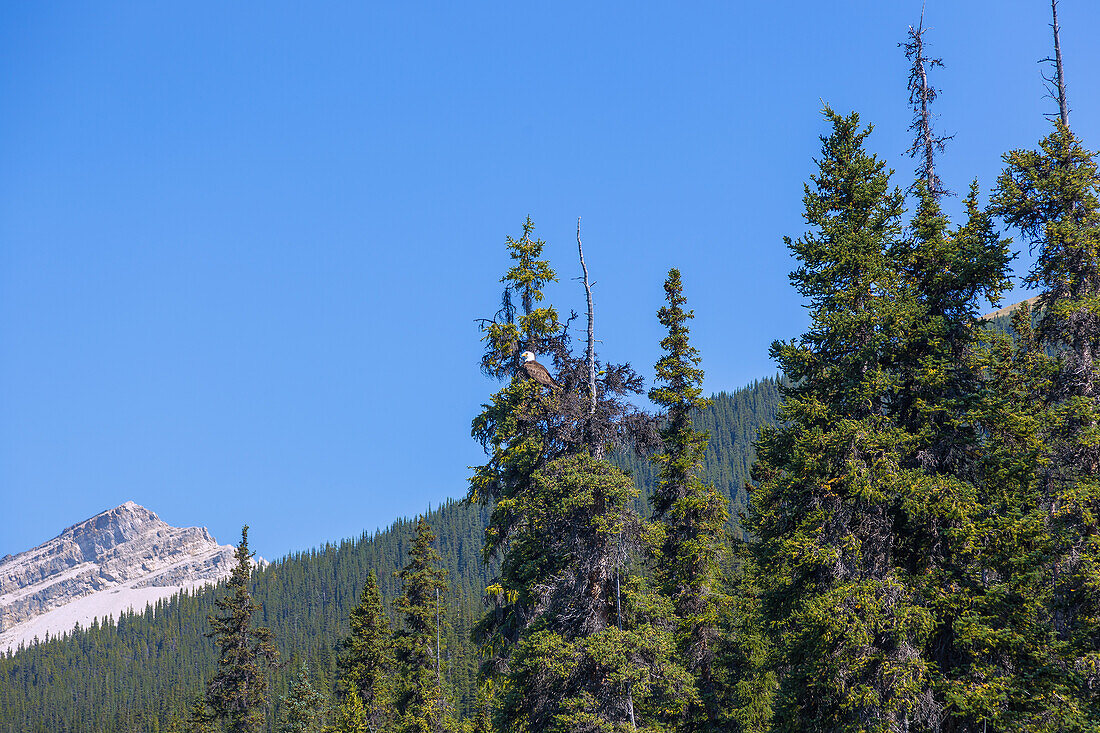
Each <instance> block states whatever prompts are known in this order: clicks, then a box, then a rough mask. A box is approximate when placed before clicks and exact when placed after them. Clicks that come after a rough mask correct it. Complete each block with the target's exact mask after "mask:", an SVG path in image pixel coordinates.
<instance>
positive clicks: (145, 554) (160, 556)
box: [0, 501, 234, 652]
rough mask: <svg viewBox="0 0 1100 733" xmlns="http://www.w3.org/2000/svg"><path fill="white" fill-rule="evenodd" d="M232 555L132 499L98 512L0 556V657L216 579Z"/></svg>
mask: <svg viewBox="0 0 1100 733" xmlns="http://www.w3.org/2000/svg"><path fill="white" fill-rule="evenodd" d="M233 553H234V548H233V546H232V545H219V544H218V543H217V542H216V541H215V540H214V538H213V537H212V536H211V535H210V533H209V532H208V531H207V530H206V529H205V528H204V527H185V528H180V527H173V526H171V525H169V524H167V523H165V522H164V521H162V520H161V519H160V517H158V516H157V515H156V514H155V513H153V512H152V511H150V510H149V509H146V508H145V507H143V506H140V505H139V504H135V503H134V502H132V501H128V502H126V503H125V504H122V505H120V506H117V507H115V508H114V509H109V510H107V511H105V512H101V513H99V514H97V515H95V516H94V517H91V518H90V519H87V520H85V521H83V522H79V523H77V524H74V525H73V526H71V527H69V528H68V529H66V530H64V531H63V532H62V533H61V534H59V535H58V536H57V537H55V538H53V539H52V540H49V541H48V542H45V543H43V544H41V545H39V546H38V547H35V548H33V549H30V550H27V551H26V552H21V553H19V554H17V555H7V556H5V557H3V558H0V652H2V651H3V650H4V649H6V648H8V647H10V646H17V645H18V644H19V643H20V642H25V641H31V640H33V638H34V637H35V636H38V637H39V638H42V637H44V635H45V633H47V632H48V633H52V634H58V633H61V632H67V631H70V630H71V629H72V628H73V625H74V624H76V623H79V624H81V625H86V624H88V623H89V622H90V621H91V620H92V618H95V617H97V616H98V617H103V616H107V615H110V616H113V617H117V616H118V614H119V613H121V612H122V611H124V610H127V609H129V608H136V609H137V610H141V609H142V608H144V606H145V604H146V603H150V602H154V601H156V600H158V599H160V598H166V597H168V596H171V595H173V594H175V593H177V592H178V591H180V590H182V589H191V588H195V587H197V586H199V585H203V584H206V583H214V582H217V581H218V580H220V579H222V578H224V577H226V576H227V575H228V574H229V572H230V570H231V569H232V566H233Z"/></svg>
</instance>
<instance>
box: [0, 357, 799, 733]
mask: <svg viewBox="0 0 1100 733" xmlns="http://www.w3.org/2000/svg"><path fill="white" fill-rule="evenodd" d="M778 404H779V394H778V383H777V381H776V380H775V379H772V378H769V379H763V380H760V381H758V382H755V383H753V384H752V385H749V386H747V387H745V388H743V389H739V390H736V391H734V392H722V393H719V394H717V395H715V396H714V398H713V400H712V403H711V406H710V407H708V408H706V409H705V410H703V411H702V412H701V413H699V414H697V415H696V424H697V425H698V426H699V428H700V429H702V430H706V431H707V432H708V433H709V434H710V436H711V439H710V443H709V447H708V449H707V453H706V459H705V468H706V478H707V480H708V481H713V482H714V484H715V486H716V487H717V488H718V489H719V491H720V492H721V493H722V494H723V495H724V496H727V497H729V498H730V499H731V517H736V516H737V513H738V512H739V511H741V510H743V509H744V507H745V493H744V482H745V481H746V480H747V479H748V469H749V466H750V465H751V463H752V460H753V451H752V446H751V442H752V440H753V438H754V435H755V433H756V431H757V430H758V429H759V427H760V426H762V425H767V424H771V423H772V422H773V421H774V415H775V411H776V409H777V407H778ZM619 462H620V463H621V464H622V465H623V466H624V467H626V468H628V470H630V471H632V472H634V473H635V475H636V477H637V480H638V482H639V484H640V486H641V487H642V489H643V491H642V495H643V499H644V497H645V496H647V495H648V493H649V492H650V491H651V489H652V486H653V481H654V471H653V468H652V466H651V465H650V464H648V463H647V462H644V461H641V460H639V459H637V458H636V457H634V456H632V455H624V456H620V457H619ZM646 506H648V504H646ZM427 519H428V521H429V523H430V524H431V525H432V528H433V529H434V531H435V532H436V534H437V535H438V537H439V539H438V542H437V547H438V549H439V552H440V554H441V556H442V557H443V562H444V564H445V566H446V568H447V573H448V582H449V584H450V589H451V590H450V598H449V599H448V600H447V603H446V608H447V609H448V612H449V614H450V618H449V623H448V624H447V625H446V638H445V639H444V642H443V648H444V650H445V656H446V659H447V674H448V676H449V678H450V680H451V682H452V683H453V686H454V689H455V690H456V693H457V695H458V698H459V704H460V709H461V712H463V713H466V712H468V711H469V710H470V709H471V708H472V706H473V704H474V699H475V696H476V683H475V675H476V672H477V666H478V654H477V650H476V648H475V646H474V644H473V642H471V641H470V629H471V627H472V626H473V623H474V621H475V620H476V619H477V618H478V617H479V616H480V615H481V613H482V612H483V602H482V596H483V595H484V590H485V587H486V586H487V585H488V583H489V579H490V578H491V577H492V576H493V574H494V573H495V571H496V566H495V564H489V565H486V564H485V563H483V562H482V552H481V545H482V541H483V532H484V529H485V526H486V522H487V519H488V509H486V508H484V507H479V506H477V505H471V504H467V503H462V502H457V501H451V502H448V503H446V504H444V505H443V506H441V507H439V508H436V509H433V510H432V511H430V512H428V513H427ZM414 524H415V522H413V521H412V520H410V519H401V520H398V521H396V522H395V523H394V524H393V525H391V526H390V527H388V528H387V529H385V530H382V531H380V532H378V533H376V534H369V533H364V534H363V535H362V536H360V537H358V538H356V539H349V540H344V541H341V542H338V543H330V544H326V545H324V546H322V547H320V548H318V549H316V550H312V551H310V552H304V553H296V554H293V555H290V556H288V557H286V558H283V559H281V560H278V561H276V562H274V563H272V564H271V565H269V566H268V567H266V568H264V569H263V570H260V571H258V572H256V573H255V574H254V577H253V581H252V593H253V597H254V599H255V600H256V601H257V602H258V603H260V604H261V605H262V608H263V613H262V616H260V617H259V618H258V622H259V623H260V624H262V625H265V626H268V627H269V628H271V630H272V631H273V632H274V636H275V641H276V644H277V646H278V648H279V651H280V653H281V655H282V657H283V659H284V660H286V661H289V662H290V663H289V664H287V665H286V667H284V668H282V669H279V670H276V671H275V672H274V676H273V685H272V693H273V694H272V699H278V698H279V697H281V696H282V695H283V694H285V693H286V691H287V688H288V687H289V685H290V682H291V680H292V679H293V677H294V674H295V673H296V671H297V669H298V667H299V664H298V662H299V660H304V661H308V662H309V664H310V669H311V671H312V672H313V674H314V675H315V677H316V682H317V684H318V686H319V687H321V688H322V689H326V690H329V689H331V688H332V685H333V680H334V676H335V672H336V644H337V642H338V640H340V639H342V638H343V637H344V636H345V635H346V634H347V633H348V614H349V612H350V611H351V609H352V607H353V606H354V605H355V604H356V602H357V601H358V599H359V593H360V590H361V589H362V586H363V582H364V581H365V579H366V577H367V573H368V572H369V571H370V570H372V569H373V570H375V572H376V573H377V575H378V581H379V585H380V587H381V590H382V595H383V598H384V601H385V604H386V606H387V610H388V611H389V612H390V613H391V616H392V603H393V599H394V598H395V597H396V596H397V595H398V593H399V592H400V588H399V584H398V581H397V579H396V578H395V577H394V573H395V572H396V571H397V570H398V569H400V568H401V567H402V566H403V565H404V564H405V562H406V559H407V555H406V553H407V550H408V546H409V542H410V541H411V537H412V533H413V528H414ZM218 592H220V590H204V591H200V592H198V593H195V594H184V595H181V596H178V597H176V598H174V599H172V600H169V601H165V602H162V603H159V604H157V607H156V608H155V609H150V610H147V611H146V612H145V613H144V614H134V615H128V616H125V617H123V618H122V619H121V620H120V622H119V623H118V625H117V627H116V626H114V625H109V624H108V625H94V626H93V627H92V628H91V629H88V630H85V631H74V633H73V634H71V635H69V636H67V637H65V638H62V639H51V640H49V641H47V642H45V643H41V644H39V645H36V646H32V647H29V648H27V649H25V650H23V651H21V652H18V653H16V654H14V655H12V656H10V657H0V681H2V683H0V731H3V733H22V732H23V731H27V732H30V731H42V732H47V731H48V732H50V733H54V732H58V731H67V732H68V731H71V732H73V733H76V732H78V731H88V732H91V731H119V732H121V731H131V730H141V731H162V730H170V729H172V728H173V727H177V728H178V725H176V726H173V721H176V723H178V722H179V718H177V716H180V717H182V716H183V715H184V713H185V710H186V707H187V705H188V704H189V703H190V701H191V700H192V699H193V698H194V697H195V696H196V695H198V694H200V693H201V691H202V684H203V680H204V679H205V678H206V677H208V676H209V675H210V674H211V672H212V671H213V669H214V668H215V665H216V657H215V651H214V645H213V642H212V641H211V640H210V639H207V638H205V637H204V636H203V634H204V633H206V632H207V631H208V630H209V628H208V624H207V617H208V616H209V615H210V614H211V613H213V612H214V606H213V600H214V597H215V594H216V593H218ZM279 712H280V709H279V706H278V705H273V706H272V709H271V714H270V715H269V721H268V729H269V730H272V731H273V730H275V724H274V721H275V717H276V716H277V715H278V713H279Z"/></svg>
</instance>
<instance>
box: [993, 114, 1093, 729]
mask: <svg viewBox="0 0 1100 733" xmlns="http://www.w3.org/2000/svg"><path fill="white" fill-rule="evenodd" d="M1063 109H1064V104H1063ZM1095 157H1096V156H1095V153H1093V152H1092V151H1089V150H1087V149H1086V148H1085V147H1084V146H1083V145H1082V143H1081V141H1080V140H1078V138H1077V136H1076V135H1074V134H1073V133H1072V132H1071V131H1070V130H1069V128H1068V127H1067V126H1066V125H1065V124H1064V123H1063V122H1062V121H1061V120H1058V121H1056V122H1055V129H1054V131H1053V132H1052V133H1051V134H1050V135H1048V136H1047V137H1046V138H1045V139H1043V140H1042V141H1041V143H1040V147H1039V150H1014V151H1012V152H1010V153H1008V154H1007V155H1006V156H1005V162H1006V168H1005V171H1004V172H1003V173H1002V175H1001V177H1000V179H999V180H998V187H997V192H996V195H995V198H994V206H995V210H996V212H997V213H998V214H999V215H1000V216H1001V217H1002V218H1003V219H1004V220H1005V221H1006V222H1007V223H1009V224H1010V225H1012V226H1014V227H1016V228H1017V229H1018V230H1019V231H1020V232H1021V233H1023V235H1024V236H1025V237H1026V238H1027V239H1028V241H1029V242H1030V244H1031V245H1032V247H1034V248H1037V249H1038V253H1039V254H1038V258H1037V260H1036V262H1035V266H1034V267H1033V269H1032V270H1031V272H1030V273H1029V274H1028V279H1027V283H1028V284H1029V285H1031V286H1033V287H1039V288H1042V293H1041V294H1040V296H1039V299H1038V308H1039V312H1040V315H1039V320H1038V328H1037V337H1038V340H1039V343H1040V345H1041V346H1042V347H1044V348H1045V349H1047V350H1048V351H1051V352H1054V353H1056V355H1057V357H1056V365H1055V373H1054V375H1053V378H1052V379H1051V380H1050V383H1049V389H1048V390H1047V393H1046V394H1045V395H1044V406H1045V408H1046V411H1047V414H1046V424H1047V428H1046V430H1045V431H1044V438H1045V441H1046V443H1047V446H1046V453H1047V455H1046V458H1047V461H1045V462H1044V466H1043V470H1042V471H1041V476H1040V480H1041V481H1042V484H1043V487H1044V490H1043V496H1042V503H1043V506H1044V507H1045V509H1046V511H1047V513H1048V517H1047V526H1048V531H1049V533H1050V537H1051V541H1052V543H1053V548H1052V552H1051V557H1050V558H1049V561H1048V563H1047V573H1048V584H1047V585H1048V588H1049V592H1050V604H1049V608H1050V613H1051V616H1052V621H1053V625H1054V631H1055V634H1056V637H1057V640H1058V642H1059V643H1060V644H1061V645H1063V646H1064V649H1063V651H1062V657H1063V659H1062V662H1061V665H1060V667H1061V669H1062V670H1063V671H1064V675H1065V680H1066V683H1067V684H1070V685H1072V687H1073V688H1074V689H1075V690H1076V694H1074V695H1073V696H1072V699H1073V700H1074V701H1075V702H1076V703H1077V704H1076V705H1069V704H1067V705H1066V706H1065V710H1066V711H1067V712H1066V715H1067V719H1068V718H1069V717H1072V715H1071V713H1070V712H1068V711H1069V710H1070V709H1071V708H1074V709H1077V712H1076V714H1077V715H1080V716H1082V717H1083V718H1085V719H1090V718H1091V719H1093V720H1095V719H1098V718H1100V529H1098V522H1097V519H1096V518H1097V517H1098V516H1100V441H1098V440H1097V435H1098V432H1100V431H1098V428H1097V426H1098V425H1100V368H1098V365H1097V360H1098V358H1100V175H1098V173H1097V165H1096V160H1095Z"/></svg>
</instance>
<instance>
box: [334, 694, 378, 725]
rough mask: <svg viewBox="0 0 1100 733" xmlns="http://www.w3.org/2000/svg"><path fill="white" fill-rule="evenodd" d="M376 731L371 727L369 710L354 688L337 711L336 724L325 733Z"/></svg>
mask: <svg viewBox="0 0 1100 733" xmlns="http://www.w3.org/2000/svg"><path fill="white" fill-rule="evenodd" d="M375 730H376V729H375V728H374V727H372V726H371V722H370V715H369V714H368V713H367V708H366V707H365V706H364V705H363V701H362V700H361V699H360V698H359V692H358V691H357V690H356V689H355V688H352V689H350V690H349V691H348V693H347V695H345V696H344V702H342V703H341V704H340V708H339V709H338V710H337V711H336V723H335V724H334V725H333V726H331V727H330V728H327V729H326V731H325V733H375Z"/></svg>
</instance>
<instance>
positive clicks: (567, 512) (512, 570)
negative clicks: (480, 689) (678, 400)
mask: <svg viewBox="0 0 1100 733" xmlns="http://www.w3.org/2000/svg"><path fill="white" fill-rule="evenodd" d="M636 491H637V490H636V488H635V487H634V483H633V481H632V480H631V479H630V477H629V476H627V475H626V474H625V473H623V472H622V471H621V470H620V469H618V468H615V467H614V466H612V465H610V464H609V463H608V462H607V461H601V460H598V459H596V458H593V457H592V456H589V455H584V454H582V455H578V456H572V457H565V458H559V459H556V460H554V461H551V462H550V463H549V464H547V466H546V467H545V468H543V469H542V470H540V471H539V472H538V473H536V475H535V476H534V477H533V481H532V487H531V490H530V491H528V492H525V493H524V494H522V495H521V496H520V497H518V498H517V500H516V501H517V511H518V512H521V513H522V515H523V516H524V517H525V519H526V522H527V523H528V525H529V526H530V527H531V528H532V529H533V531H530V532H524V533H522V534H520V535H518V536H517V537H516V538H515V539H514V540H513V543H512V546H511V547H510V549H509V553H508V554H507V556H506V557H505V569H504V572H506V573H507V574H508V577H510V578H511V579H512V581H513V583H514V585H515V586H517V587H522V588H523V589H524V596H525V597H524V599H523V600H524V602H525V604H528V605H529V607H530V608H531V609H532V610H531V617H530V621H529V623H528V625H527V627H526V628H525V629H524V633H523V634H522V635H521V637H520V639H519V641H518V642H517V643H516V645H515V648H514V650H513V653H512V655H511V657H510V659H509V674H508V676H507V682H506V684H505V685H504V686H503V687H504V690H503V693H502V695H501V700H500V705H499V710H498V711H497V716H496V728H497V730H501V731H562V732H563V733H564V731H574V730H592V731H616V730H630V729H632V728H634V727H636V726H637V727H642V728H646V727H647V724H652V723H653V722H655V721H657V720H660V719H661V718H663V717H668V716H670V715H671V716H675V715H676V714H679V713H681V712H682V711H683V708H684V706H685V705H686V703H687V702H690V701H692V700H693V697H692V690H691V681H690V679H689V678H688V676H687V675H686V674H685V673H684V672H683V671H682V669H681V668H680V667H679V665H677V663H676V661H675V654H676V649H675V645H674V642H673V637H672V634H671V633H669V632H670V630H669V629H668V628H667V627H666V625H664V624H663V623H662V622H663V621H664V620H665V619H667V618H669V617H670V616H671V615H672V608H671V604H668V605H667V606H665V607H661V606H660V604H661V598H660V596H658V595H657V594H654V593H652V592H651V591H649V589H647V588H646V587H645V586H644V583H643V582H642V581H641V579H640V578H637V577H631V576H628V577H627V579H626V584H625V587H623V580H622V578H621V577H620V576H621V574H622V572H623V571H622V566H623V565H624V560H625V556H627V555H628V554H629V553H630V552H631V551H633V550H635V549H636V547H635V546H636V545H637V543H638V538H639V532H640V527H639V525H638V519H637V517H636V515H634V513H633V512H632V511H630V510H629V504H630V502H631V500H632V499H633V497H634V496H635V495H636ZM501 592H502V589H501V587H500V586H495V587H491V588H490V593H496V594H499V593H501Z"/></svg>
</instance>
